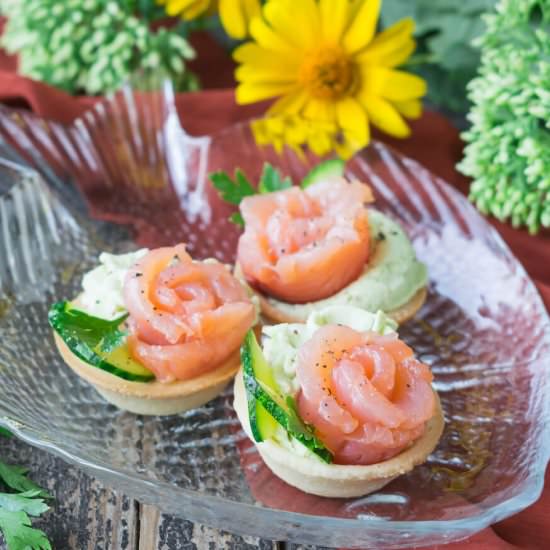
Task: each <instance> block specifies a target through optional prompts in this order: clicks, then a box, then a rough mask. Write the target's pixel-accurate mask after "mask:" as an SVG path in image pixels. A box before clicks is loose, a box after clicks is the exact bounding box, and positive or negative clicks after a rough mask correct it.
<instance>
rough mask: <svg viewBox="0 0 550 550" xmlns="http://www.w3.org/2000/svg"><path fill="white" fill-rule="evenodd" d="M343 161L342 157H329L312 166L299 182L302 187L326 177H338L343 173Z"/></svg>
mask: <svg viewBox="0 0 550 550" xmlns="http://www.w3.org/2000/svg"><path fill="white" fill-rule="evenodd" d="M345 164H346V163H345V162H344V161H343V160H342V159H329V160H325V161H324V162H321V163H320V164H318V165H317V166H314V167H313V168H312V169H311V170H310V171H309V173H308V174H307V175H306V177H305V178H304V179H303V180H302V183H301V184H300V186H301V188H302V189H305V188H306V187H309V186H310V185H313V184H314V183H317V182H318V181H320V180H321V179H323V178H326V177H338V176H343V175H344V167H345Z"/></svg>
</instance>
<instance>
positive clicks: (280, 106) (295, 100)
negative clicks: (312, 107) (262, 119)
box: [268, 88, 308, 115]
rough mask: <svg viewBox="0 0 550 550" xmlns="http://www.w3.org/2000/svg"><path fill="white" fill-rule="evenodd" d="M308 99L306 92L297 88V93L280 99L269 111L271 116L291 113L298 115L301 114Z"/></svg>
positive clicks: (294, 92)
mask: <svg viewBox="0 0 550 550" xmlns="http://www.w3.org/2000/svg"><path fill="white" fill-rule="evenodd" d="M307 99H308V94H307V92H306V90H303V89H301V88H297V89H296V90H295V91H293V92H291V93H289V94H287V95H285V96H283V97H281V98H280V99H278V100H277V101H276V102H275V103H274V104H273V105H272V106H271V107H270V108H269V110H268V113H269V114H270V115H276V114H282V113H289V114H297V113H299V112H300V110H301V109H302V107H303V106H304V104H305V103H306V101H307Z"/></svg>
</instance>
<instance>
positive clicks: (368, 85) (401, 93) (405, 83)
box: [357, 67, 427, 101]
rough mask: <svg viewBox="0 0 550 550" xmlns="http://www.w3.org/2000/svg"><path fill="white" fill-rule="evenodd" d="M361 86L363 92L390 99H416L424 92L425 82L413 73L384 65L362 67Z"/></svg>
mask: <svg viewBox="0 0 550 550" xmlns="http://www.w3.org/2000/svg"><path fill="white" fill-rule="evenodd" d="M362 69H363V70H362V78H361V81H362V83H361V88H360V90H359V92H358V94H357V95H358V96H362V95H363V94H367V95H375V96H381V97H384V98H386V99H390V100H392V101H407V100H409V99H417V98H419V97H422V96H423V95H425V93H426V88H427V86H426V82H425V81H424V80H423V79H422V78H420V77H419V76H416V75H414V74H410V73H406V72H404V71H396V70H394V69H386V68H384V67H367V68H366V69H365V67H362Z"/></svg>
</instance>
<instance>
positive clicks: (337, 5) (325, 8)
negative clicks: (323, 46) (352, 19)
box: [319, 0, 349, 46]
mask: <svg viewBox="0 0 550 550" xmlns="http://www.w3.org/2000/svg"><path fill="white" fill-rule="evenodd" d="M319 8H320V11H321V27H322V30H323V38H324V40H325V42H326V43H328V44H329V45H331V46H335V45H337V44H338V43H339V42H340V39H341V38H342V35H343V34H344V31H345V30H346V27H347V25H348V22H349V19H348V15H349V0H346V1H343V0H319Z"/></svg>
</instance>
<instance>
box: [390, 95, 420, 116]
mask: <svg viewBox="0 0 550 550" xmlns="http://www.w3.org/2000/svg"><path fill="white" fill-rule="evenodd" d="M393 105H394V107H395V108H396V109H397V110H398V111H399V112H400V113H401V114H402V115H403V116H406V117H407V118H412V119H416V118H420V115H422V102H421V101H420V100H419V99H409V100H408V101H394V102H393Z"/></svg>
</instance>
